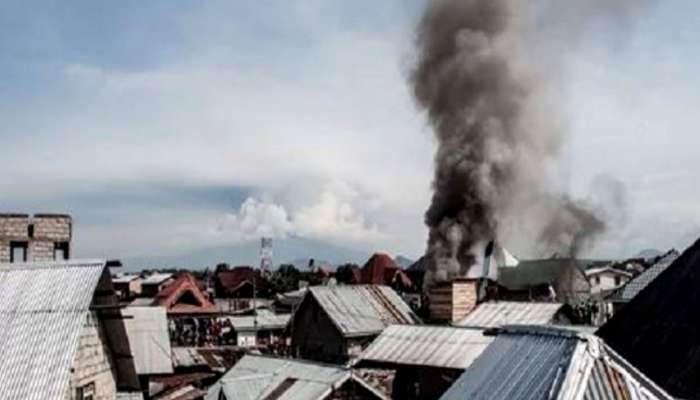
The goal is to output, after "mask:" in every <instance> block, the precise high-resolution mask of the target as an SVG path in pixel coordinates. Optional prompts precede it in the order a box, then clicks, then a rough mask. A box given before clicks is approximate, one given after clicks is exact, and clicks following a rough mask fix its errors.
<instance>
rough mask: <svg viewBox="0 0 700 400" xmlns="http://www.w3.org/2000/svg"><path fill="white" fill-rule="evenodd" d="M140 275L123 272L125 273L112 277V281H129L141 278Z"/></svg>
mask: <svg viewBox="0 0 700 400" xmlns="http://www.w3.org/2000/svg"><path fill="white" fill-rule="evenodd" d="M139 278H140V276H138V275H132V274H123V275H117V276H113V277H112V282H113V283H129V282H131V281H133V280H136V279H139Z"/></svg>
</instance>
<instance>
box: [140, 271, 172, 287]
mask: <svg viewBox="0 0 700 400" xmlns="http://www.w3.org/2000/svg"><path fill="white" fill-rule="evenodd" d="M172 277H173V274H170V273H160V272H156V273H153V274H151V275H149V276H147V277H146V278H144V280H143V281H142V282H141V284H142V285H160V284H161V283H163V282H165V281H167V280H168V279H171V278H172Z"/></svg>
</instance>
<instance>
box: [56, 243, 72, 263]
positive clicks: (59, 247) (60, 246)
mask: <svg viewBox="0 0 700 400" xmlns="http://www.w3.org/2000/svg"><path fill="white" fill-rule="evenodd" d="M69 250H70V247H69V244H68V242H56V243H54V246H53V259H54V260H56V261H63V260H67V259H68V258H70V252H69Z"/></svg>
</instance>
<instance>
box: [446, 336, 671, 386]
mask: <svg viewBox="0 0 700 400" xmlns="http://www.w3.org/2000/svg"><path fill="white" fill-rule="evenodd" d="M492 333H495V334H496V338H495V340H494V341H493V342H492V343H491V344H490V345H489V347H488V348H487V349H486V350H485V351H484V352H483V353H482V354H481V356H479V358H477V359H476V360H475V361H474V363H472V365H471V366H470V367H468V368H467V369H466V371H465V372H464V374H462V376H460V377H459V379H458V380H457V381H456V382H455V383H454V384H453V385H452V387H450V389H448V390H447V392H446V393H445V394H444V395H443V396H442V397H441V400H458V399H459V400H463V399H474V400H478V399H495V400H499V399H503V400H506V399H507V400H539V399H561V400H565V399H572V398H581V397H579V396H581V395H582V396H583V399H584V400H627V399H629V400H631V399H635V400H636V399H644V400H670V399H671V397H670V396H669V395H668V394H667V393H665V392H664V391H663V390H662V389H660V388H659V387H658V386H656V385H655V384H654V383H653V382H651V381H650V380H649V379H648V378H646V377H645V376H644V375H642V374H641V373H640V372H639V371H637V370H636V369H634V368H633V367H632V366H630V365H629V364H628V363H627V362H626V361H625V360H623V359H622V358H621V357H619V355H617V354H616V353H614V352H613V351H612V350H611V349H610V348H608V347H607V346H606V345H605V344H604V343H603V342H602V340H600V339H599V338H597V337H595V336H592V335H584V334H580V333H577V332H574V331H570V330H566V329H555V328H544V327H537V326H509V327H506V328H503V329H499V330H497V331H495V332H492Z"/></svg>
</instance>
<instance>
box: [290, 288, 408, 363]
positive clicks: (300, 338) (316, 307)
mask: <svg viewBox="0 0 700 400" xmlns="http://www.w3.org/2000/svg"><path fill="white" fill-rule="evenodd" d="M417 323H420V320H419V319H418V317H417V316H416V315H415V314H414V313H413V311H412V310H411V308H410V307H409V306H408V305H407V304H406V303H405V302H404V301H403V300H402V299H401V297H400V296H399V295H398V294H397V293H396V292H394V290H392V289H391V288H389V287H387V286H379V285H349V286H313V287H310V288H309V289H308V291H307V292H306V295H305V296H304V299H303V300H302V301H301V303H300V304H299V306H298V307H297V309H296V311H295V313H294V314H293V316H292V319H291V321H290V325H289V329H290V336H291V341H292V343H291V344H292V351H293V353H294V354H295V355H297V356H299V357H301V358H306V359H311V360H318V361H326V362H341V363H342V362H345V361H347V360H348V359H349V358H351V357H354V356H356V355H358V354H359V353H360V352H361V351H362V349H363V348H364V347H366V346H367V345H368V344H369V343H370V342H371V341H372V340H373V339H374V338H375V337H377V335H379V334H380V333H381V332H382V331H383V330H384V328H386V327H387V326H388V325H392V324H417Z"/></svg>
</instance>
